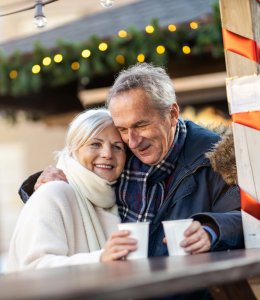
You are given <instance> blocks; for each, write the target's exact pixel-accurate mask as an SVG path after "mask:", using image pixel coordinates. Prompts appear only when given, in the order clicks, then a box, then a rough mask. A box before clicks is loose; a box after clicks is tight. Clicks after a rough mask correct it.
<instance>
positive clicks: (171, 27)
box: [168, 24, 177, 32]
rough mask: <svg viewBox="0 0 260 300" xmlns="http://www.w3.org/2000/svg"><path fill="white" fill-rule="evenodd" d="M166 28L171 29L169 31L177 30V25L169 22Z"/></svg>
mask: <svg viewBox="0 0 260 300" xmlns="http://www.w3.org/2000/svg"><path fill="white" fill-rule="evenodd" d="M168 30H169V31H171V32H174V31H176V30H177V27H176V26H175V25H174V24H170V25H169V26H168Z"/></svg>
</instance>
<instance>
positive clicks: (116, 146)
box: [114, 145, 124, 150]
mask: <svg viewBox="0 0 260 300" xmlns="http://www.w3.org/2000/svg"><path fill="white" fill-rule="evenodd" d="M114 148H115V149H116V150H124V148H123V147H122V146H118V145H114Z"/></svg>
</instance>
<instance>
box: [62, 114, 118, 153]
mask: <svg viewBox="0 0 260 300" xmlns="http://www.w3.org/2000/svg"><path fill="white" fill-rule="evenodd" d="M111 124H113V120H112V117H111V115H110V112H109V111H108V110H107V109H105V108H100V109H91V110H87V111H84V112H83V113H81V114H79V115H77V116H76V117H75V118H74V119H73V120H72V122H71V123H70V125H69V129H68V132H67V136H66V145H65V148H64V149H63V152H64V151H66V152H67V153H68V154H69V155H72V154H73V153H74V152H75V151H76V150H78V149H79V148H80V147H82V146H83V145H84V144H85V143H86V142H87V141H88V140H89V139H90V138H92V137H94V136H96V135H97V134H99V133H100V132H101V131H102V130H103V129H104V128H106V127H107V126H109V125H111Z"/></svg>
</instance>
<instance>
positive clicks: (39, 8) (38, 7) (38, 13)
mask: <svg viewBox="0 0 260 300" xmlns="http://www.w3.org/2000/svg"><path fill="white" fill-rule="evenodd" d="M33 23H34V24H35V25H36V26H37V28H43V27H45V26H46V25H47V19H46V17H45V15H44V13H43V5H42V1H41V0H38V1H36V4H35V14H34V21H33Z"/></svg>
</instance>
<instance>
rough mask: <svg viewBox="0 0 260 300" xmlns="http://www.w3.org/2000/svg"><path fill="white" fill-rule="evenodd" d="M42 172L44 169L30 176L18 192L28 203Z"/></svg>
mask: <svg viewBox="0 0 260 300" xmlns="http://www.w3.org/2000/svg"><path fill="white" fill-rule="evenodd" d="M41 173H42V171H41V172H38V173H35V174H33V175H31V176H29V177H28V178H27V179H26V180H25V181H24V182H23V183H22V185H21V186H20V188H19V190H18V194H19V196H20V198H21V199H22V201H23V202H24V203H26V202H27V200H28V199H29V198H30V196H31V195H32V194H33V192H34V185H35V183H36V181H37V179H38V177H39V176H40V175H41Z"/></svg>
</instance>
